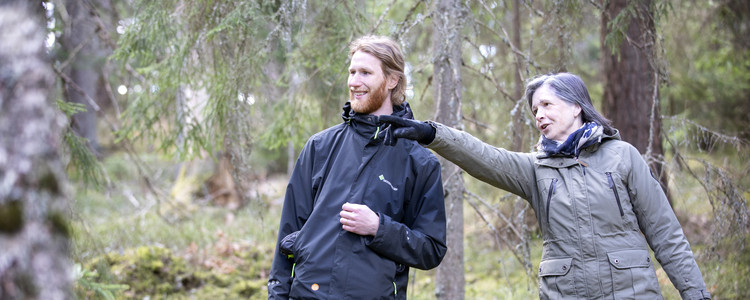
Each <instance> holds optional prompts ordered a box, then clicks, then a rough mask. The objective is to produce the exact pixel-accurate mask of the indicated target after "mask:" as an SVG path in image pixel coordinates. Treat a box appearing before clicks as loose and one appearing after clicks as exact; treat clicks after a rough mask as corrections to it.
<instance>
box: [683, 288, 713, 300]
mask: <svg viewBox="0 0 750 300" xmlns="http://www.w3.org/2000/svg"><path fill="white" fill-rule="evenodd" d="M682 299H689V300H705V299H711V293H709V292H708V291H707V290H705V289H700V290H696V289H689V290H687V291H685V292H683V293H682Z"/></svg>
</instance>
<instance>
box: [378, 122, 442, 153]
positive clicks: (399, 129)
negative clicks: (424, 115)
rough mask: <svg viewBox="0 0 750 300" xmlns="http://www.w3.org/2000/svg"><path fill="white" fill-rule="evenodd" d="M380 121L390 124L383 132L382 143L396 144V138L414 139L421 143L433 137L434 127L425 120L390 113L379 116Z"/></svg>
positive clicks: (426, 142)
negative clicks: (405, 117)
mask: <svg viewBox="0 0 750 300" xmlns="http://www.w3.org/2000/svg"><path fill="white" fill-rule="evenodd" d="M380 121H381V122H383V123H388V124H391V128H390V129H388V130H387V131H386V132H385V141H384V143H385V144H386V145H388V146H393V145H396V142H397V141H398V138H407V139H410V140H415V141H417V142H419V143H420V144H423V145H427V144H429V143H432V141H433V140H434V139H435V127H432V125H430V124H427V123H426V122H421V121H416V120H411V119H404V118H401V117H396V116H391V115H382V116H380Z"/></svg>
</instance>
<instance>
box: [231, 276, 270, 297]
mask: <svg viewBox="0 0 750 300" xmlns="http://www.w3.org/2000/svg"><path fill="white" fill-rule="evenodd" d="M263 285H264V283H263V282H260V281H259V280H243V281H240V282H238V283H236V284H234V285H233V286H232V288H231V291H232V293H233V294H236V295H240V296H242V297H246V298H247V297H251V296H253V295H255V294H256V293H258V292H259V291H260V289H261V288H262V287H263Z"/></svg>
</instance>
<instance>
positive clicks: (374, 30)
mask: <svg viewBox="0 0 750 300" xmlns="http://www.w3.org/2000/svg"><path fill="white" fill-rule="evenodd" d="M394 4H396V0H393V1H391V4H389V5H388V6H386V7H385V10H383V13H381V14H380V17H379V18H378V21H377V22H375V25H374V26H372V29H370V34H374V33H375V32H376V31H377V30H378V27H380V23H382V22H383V19H384V18H385V16H386V15H387V14H388V11H390V10H391V7H393V5H394Z"/></svg>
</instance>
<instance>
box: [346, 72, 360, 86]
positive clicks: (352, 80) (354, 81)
mask: <svg viewBox="0 0 750 300" xmlns="http://www.w3.org/2000/svg"><path fill="white" fill-rule="evenodd" d="M360 85H362V81H361V80H359V75H356V74H355V75H351V76H349V86H360Z"/></svg>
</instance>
